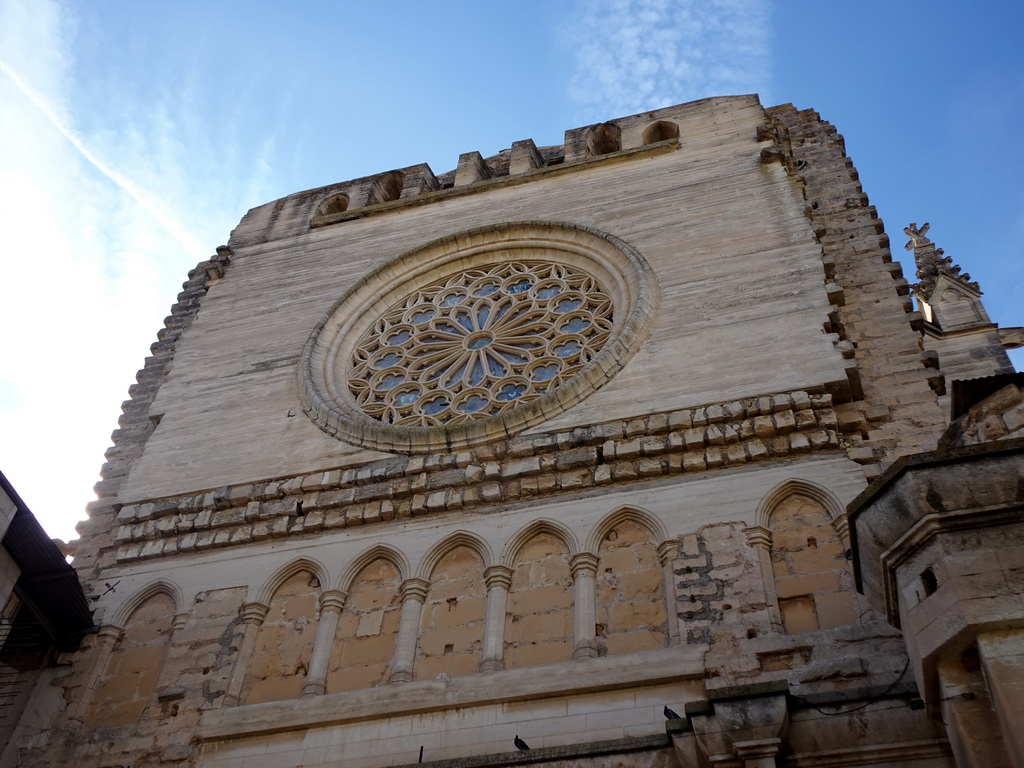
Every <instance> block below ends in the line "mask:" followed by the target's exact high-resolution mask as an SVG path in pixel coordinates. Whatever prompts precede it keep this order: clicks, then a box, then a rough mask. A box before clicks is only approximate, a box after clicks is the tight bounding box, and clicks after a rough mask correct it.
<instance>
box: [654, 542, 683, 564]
mask: <svg viewBox="0 0 1024 768" xmlns="http://www.w3.org/2000/svg"><path fill="white" fill-rule="evenodd" d="M678 554H679V539H668V540H667V541H663V542H661V544H659V545H658V562H659V563H660V564H661V565H665V564H666V563H668V562H669V561H670V560H675V559H676V555H678Z"/></svg>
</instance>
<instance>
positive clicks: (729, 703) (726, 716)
mask: <svg viewBox="0 0 1024 768" xmlns="http://www.w3.org/2000/svg"><path fill="white" fill-rule="evenodd" d="M787 688H788V684H787V683H786V682H785V681H782V682H781V683H767V684H760V685H753V686H749V687H747V688H745V689H732V690H730V691H729V692H728V696H722V695H721V693H719V694H718V695H717V696H716V695H715V694H714V693H712V694H711V695H712V697H713V698H712V700H711V701H709V702H698V703H696V705H689V706H687V708H686V713H687V716H688V718H689V721H690V723H691V724H692V726H693V731H694V734H695V735H696V741H697V744H698V746H699V748H700V751H701V752H702V753H703V755H704V757H705V759H706V760H707V761H708V763H710V764H711V765H714V766H721V768H725V767H726V766H728V767H729V768H770V767H771V766H774V765H775V764H776V756H777V754H778V752H779V749H780V748H781V746H782V736H783V734H784V733H785V731H786V727H787V726H788V725H789V708H788V706H787V703H786V694H785V690H786V689H787Z"/></svg>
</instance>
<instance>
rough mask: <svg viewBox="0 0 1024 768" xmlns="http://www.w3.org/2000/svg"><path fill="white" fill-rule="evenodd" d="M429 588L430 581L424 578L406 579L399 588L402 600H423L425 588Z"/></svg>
mask: <svg viewBox="0 0 1024 768" xmlns="http://www.w3.org/2000/svg"><path fill="white" fill-rule="evenodd" d="M428 589H430V582H429V581H425V580H424V579H406V580H405V581H403V582H402V586H401V587H400V588H399V593H400V594H401V595H402V602H403V603H404V602H405V601H406V600H418V601H419V602H421V603H422V602H423V601H424V600H426V599H427V590H428Z"/></svg>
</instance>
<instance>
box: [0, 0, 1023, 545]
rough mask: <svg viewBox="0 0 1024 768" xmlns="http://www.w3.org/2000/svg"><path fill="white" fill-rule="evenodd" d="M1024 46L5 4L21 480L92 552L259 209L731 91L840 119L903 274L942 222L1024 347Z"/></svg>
mask: <svg viewBox="0 0 1024 768" xmlns="http://www.w3.org/2000/svg"><path fill="white" fill-rule="evenodd" d="M1022 33H1024V4H1021V3H1018V2H1009V1H1006V2H989V3H984V2H983V3H980V4H977V5H976V10H973V11H966V10H965V6H964V5H963V4H962V3H957V2H952V1H951V0H946V1H942V0H933V1H932V2H924V1H923V0H921V1H911V0H904V1H901V2H892V0H888V1H887V2H883V1H881V0H869V1H866V2H859V3H834V2H821V0H817V2H809V0H591V1H590V2H580V1H577V2H571V1H569V0H566V1H565V2H558V1H557V0H548V1H547V2H534V1H530V0H521V1H520V2H515V3H506V2H480V1H479V0H478V1H477V2H459V1H455V0H453V1H451V2H439V3H423V2H391V3H382V2H381V3H358V4H357V3H345V2H340V1H338V2H322V3H316V2H296V3H292V4H290V5H289V6H287V7H286V6H285V5H284V4H282V3H269V2H267V3H263V2H254V1H250V2H245V3H243V2H213V1H212V0H203V1H202V2H194V1H192V0H177V1H176V2H174V3H157V2H143V1H141V0H90V2H77V3H73V2H68V1H67V0H0V141H2V143H3V146H4V151H3V152H0V258H3V260H4V263H5V267H6V269H5V270H4V274H5V275H6V280H5V290H4V292H3V299H2V300H0V354H2V357H0V359H2V360H3V363H2V364H0V436H2V439H0V468H2V469H3V471H4V472H5V474H7V476H8V478H9V479H10V480H11V481H12V482H13V484H14V485H15V487H16V488H18V490H19V492H20V493H21V495H22V496H23V498H24V499H25V500H26V502H27V503H28V504H29V506H30V507H31V508H32V509H33V510H34V511H35V512H36V514H37V515H38V516H39V517H40V518H41V520H42V521H43V523H44V525H45V526H46V527H47V530H49V531H50V532H51V534H52V535H55V536H60V537H62V538H65V539H67V538H72V537H73V536H74V533H73V525H74V522H75V521H76V520H77V519H79V518H80V517H82V515H83V509H84V506H85V504H86V502H87V501H89V500H90V499H91V498H93V494H92V491H91V487H92V484H93V483H94V482H95V480H96V479H97V471H98V469H99V466H100V464H101V463H102V460H103V459H102V455H103V451H104V450H105V449H106V447H107V446H108V445H109V435H110V432H111V430H112V429H114V428H115V426H116V420H117V416H118V414H119V409H118V406H119V404H120V402H121V401H122V400H123V399H125V398H126V397H127V388H128V386H129V385H130V384H131V383H132V382H133V381H134V373H135V371H136V370H137V369H138V368H139V367H140V366H141V365H142V362H143V358H144V357H145V355H146V353H147V350H148V347H149V344H151V343H152V342H153V341H155V339H156V332H157V330H158V329H159V328H160V327H161V326H162V320H163V317H164V316H165V315H166V314H167V312H168V309H169V307H170V305H171V303H172V302H173V301H174V297H175V295H176V293H177V291H178V290H179V288H180V284H181V282H182V281H183V280H184V279H185V276H186V273H187V271H188V270H189V269H190V268H191V267H192V266H194V264H195V263H196V262H197V261H199V260H200V259H202V258H205V257H207V256H209V255H210V254H212V253H213V251H214V248H216V246H217V245H220V244H221V243H224V242H226V241H227V239H228V236H229V234H230V231H231V228H232V227H233V226H234V225H235V224H236V223H237V222H238V220H239V218H241V216H242V214H244V213H245V211H246V210H247V209H249V208H251V207H253V206H255V205H259V204H261V203H264V202H267V201H270V200H273V199H275V198H278V197H281V196H284V195H286V194H289V193H291V192H295V191H298V190H301V189H308V188H311V187H317V186H321V185H325V184H329V183H332V182H336V181H343V180H345V179H349V178H354V177H358V176H363V175H367V174H371V173H377V172H380V171H383V170H387V169H390V168H398V167H403V166H407V165H412V164H415V163H419V162H428V163H430V165H431V167H432V168H433V169H434V171H435V172H436V173H441V172H443V171H446V170H448V169H450V168H453V167H454V166H455V164H456V162H457V160H458V156H459V154H460V153H462V152H467V151H471V150H479V151H480V152H482V153H483V154H484V155H487V154H491V153H494V152H497V151H498V150H500V149H503V148H505V147H509V146H510V145H511V143H512V142H513V141H516V140H519V139H524V138H533V139H534V140H535V141H536V142H537V144H539V145H540V144H557V143H561V141H562V133H563V132H564V130H565V129H567V128H571V127H575V126H580V125H586V124H589V123H592V122H596V121H599V120H604V119H609V118H613V117H617V116H622V115H627V114H632V113H635V112H639V111H642V110H646V109H653V108H656V107H660V106H665V105H667V104H675V103H680V102H685V101H690V100H693V99H699V98H704V97H707V96H716V95H725V94H736V93H752V92H755V93H759V94H760V95H761V99H762V103H764V104H765V105H773V104H779V103H785V102H792V103H793V104H795V105H796V106H797V107H799V108H808V107H810V108H814V109H816V110H817V111H818V112H820V113H821V115H822V117H823V118H825V119H826V120H829V121H830V122H832V123H834V124H835V125H836V126H837V127H838V128H839V130H840V132H842V133H843V134H844V135H845V137H846V140H847V150H848V153H849V154H850V156H851V157H852V158H853V160H854V163H855V164H856V165H857V168H858V170H859V171H860V174H861V180H862V182H863V184H864V188H865V190H866V191H867V193H868V195H869V196H870V199H871V202H872V203H873V204H875V205H876V206H877V207H878V209H879V212H880V214H881V216H882V218H883V219H884V221H885V223H886V229H887V231H888V233H889V235H890V237H891V238H892V245H893V250H894V255H896V256H898V257H900V258H901V259H903V260H904V263H905V264H906V263H907V262H906V256H907V254H905V253H904V251H903V249H902V245H903V242H904V241H905V238H904V237H903V235H902V229H903V227H904V226H906V224H907V223H909V222H911V221H915V222H917V223H919V224H920V223H922V222H924V221H929V222H931V225H932V228H931V232H930V235H931V236H932V237H933V239H934V240H935V242H936V244H937V245H939V246H940V247H942V248H944V249H945V251H946V253H947V254H948V255H950V256H952V257H953V258H954V260H956V261H957V262H958V263H960V264H961V265H962V266H963V267H964V269H965V270H967V271H968V272H970V273H971V275H972V277H973V278H974V279H976V280H978V281H979V282H980V283H981V287H982V290H983V291H985V302H986V306H987V308H988V310H989V313H990V314H991V315H992V317H993V319H994V320H995V321H996V322H998V323H1000V325H1003V326H1014V325H1024V301H1022V300H1021V298H1020V297H1021V296H1022V293H1024V259H1022V249H1024V247H1022V245H1021V238H1020V237H1019V235H1018V232H1019V231H1020V230H1021V229H1022V228H1024V186H1022V185H1021V184H1019V181H1018V180H1019V179H1020V178H1022V176H1024V153H1022V152H1021V151H1020V150H1019V148H1018V146H1017V136H1016V133H1017V132H1018V130H1019V128H1018V127H1019V126H1020V125H1021V124H1024V46H1022V45H1021V43H1020V40H1021V38H1022ZM905 271H906V272H907V273H908V277H910V278H911V279H912V277H913V274H912V268H910V267H909V266H908V267H905ZM1015 362H1016V364H1017V366H1018V368H1020V367H1024V356H1022V355H1020V354H1018V353H1015Z"/></svg>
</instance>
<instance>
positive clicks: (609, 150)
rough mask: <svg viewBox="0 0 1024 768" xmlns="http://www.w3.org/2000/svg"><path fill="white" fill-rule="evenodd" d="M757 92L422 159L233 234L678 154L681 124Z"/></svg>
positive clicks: (243, 237) (284, 205) (254, 219)
mask: <svg viewBox="0 0 1024 768" xmlns="http://www.w3.org/2000/svg"><path fill="white" fill-rule="evenodd" d="M753 98H754V97H748V96H742V97H735V96H734V97H717V98H711V99H703V100H701V101H696V102H691V103H689V104H683V105H677V106H672V107H666V108H664V109H658V110H653V111H650V112H643V113H640V114H637V115H631V116H627V117H622V118H617V119H615V120H611V121H608V122H604V123H597V124H595V125H586V126H580V127H577V128H570V129H569V130H567V131H565V138H564V141H563V143H562V144H557V145H551V146H541V147H538V146H537V145H536V144H535V143H534V141H533V140H532V139H524V140H521V141H515V142H513V143H512V146H511V147H510V148H508V149H503V150H501V151H500V152H498V153H496V154H494V155H490V156H487V157H485V156H484V155H482V154H481V153H480V152H478V151H470V152H464V153H462V154H461V155H459V158H458V164H457V166H456V167H455V168H454V169H452V170H449V171H446V172H444V173H438V174H435V173H434V172H433V170H432V169H431V168H430V166H429V165H427V164H426V163H419V164H416V165H411V166H407V167H404V168H396V169H393V170H389V171H385V172H383V173H378V174H373V175H370V176H363V177H360V178H355V179H349V180H347V181H342V182H338V183H335V184H330V185H328V186H324V187H319V188H317V189H311V190H306V191H304V192H299V193H296V194H293V195H289V196H288V197H285V198H282V199H280V200H277V201H275V202H273V203H268V204H266V205H264V206H260V207H259V208H254V209H253V210H252V211H250V212H249V213H248V214H247V216H246V217H245V218H244V219H243V220H242V224H241V226H240V227H239V228H238V229H236V230H235V232H234V234H233V236H232V245H246V244H254V243H259V242H267V241H270V240H277V239H280V238H284V237H290V236H296V235H300V234H303V233H306V232H308V231H309V230H311V229H314V230H315V229H319V228H322V227H327V226H331V225H336V224H340V223H342V222H347V221H353V220H357V219H363V218H367V217H370V216H376V215H379V214H384V213H388V212H391V211H396V210H400V209H406V208H408V207H412V206H420V205H429V204H433V203H437V202H440V201H443V200H450V199H454V198H458V197H461V196H464V195H467V194H476V193H478V192H482V191H485V190H488V189H493V188H498V187H506V186H515V185H519V184H523V183H527V182H530V181H532V180H534V179H537V178H540V177H548V176H549V175H552V174H555V175H558V174H565V173H573V172H577V171H580V170H583V169H585V168H588V167H590V166H592V165H594V164H596V163H607V162H609V161H613V162H614V161H616V160H618V161H622V160H630V159H634V158H639V157H644V156H648V155H657V154H661V153H665V152H672V151H674V150H676V149H678V148H679V147H680V142H681V141H682V142H685V141H686V138H685V136H684V137H683V138H680V137H681V135H682V131H681V127H680V126H681V125H683V124H684V123H685V122H686V120H687V119H691V120H692V119H693V117H694V116H700V115H703V114H705V113H708V112H710V111H712V110H714V109H716V108H718V107H719V106H720V105H721V104H723V103H727V102H733V103H737V102H741V101H744V100H751V99H753Z"/></svg>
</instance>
